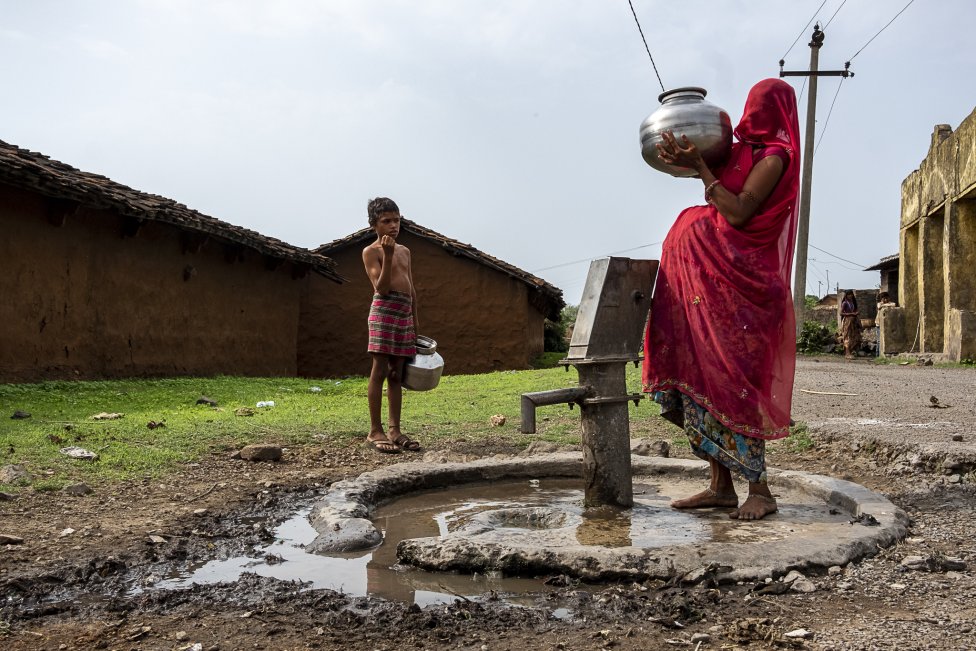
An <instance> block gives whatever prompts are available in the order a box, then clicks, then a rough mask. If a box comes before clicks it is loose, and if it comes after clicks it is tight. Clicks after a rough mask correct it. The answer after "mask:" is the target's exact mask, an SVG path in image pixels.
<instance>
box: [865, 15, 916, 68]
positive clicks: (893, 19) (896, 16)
mask: <svg viewBox="0 0 976 651" xmlns="http://www.w3.org/2000/svg"><path fill="white" fill-rule="evenodd" d="M913 2H915V0H908V4H907V5H905V6H904V7H902V9H901V11H899V12H898V13H897V14H895V18H898V16H901V15H902V13H904V11H905V10H906V9H908V8H909V7H910V6H911V5H912V3H913ZM895 18H892V19H891V20H889V21H888V24H887V25H885V26H884V27H882V28H881V30H880V31H878V33H877V34H875V35H874V36H872V37H871V40H870V41H868V42H867V43H865V44H864V45H862V46H861V49H860V50H858V51H857V52H855V53H854V57H856V56H857V55H858V54H860V53H861V52H862V51H863V50H864V48H866V47H867V46H869V45H871V41H873V40H874V39H876V38H878V36H880V35H881V32H883V31H885V30H886V29H888V25H890V24H891V23H893V22H895ZM854 57H851V58H850V59H849V61H853V60H854Z"/></svg>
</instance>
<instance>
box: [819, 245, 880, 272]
mask: <svg viewBox="0 0 976 651" xmlns="http://www.w3.org/2000/svg"><path fill="white" fill-rule="evenodd" d="M807 246H809V247H810V248H811V249H817V250H818V251H820V252H821V253H826V254H827V255H829V256H830V257H832V258H837V259H838V260H843V261H844V262H850V263H851V264H853V265H857V266H858V267H860V271H864V267H866V266H867V265H866V264H861V263H860V262H854V261H853V260H848V259H847V258H842V257H840V256H839V255H835V254H833V253H831V252H830V251H824V250H823V249H821V248H820V247H817V246H814V245H812V244H810V243H807Z"/></svg>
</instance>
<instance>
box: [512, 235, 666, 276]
mask: <svg viewBox="0 0 976 651" xmlns="http://www.w3.org/2000/svg"><path fill="white" fill-rule="evenodd" d="M658 244H663V241H662V242H651V243H650V244H641V245H640V246H635V247H633V248H631V249H624V250H622V251H612V252H610V253H607V254H606V255H598V256H596V257H591V258H580V259H579V260H573V261H572V262H563V263H561V264H554V265H552V266H551V267H543V268H542V269H534V270H533V271H530V272H529V273H533V274H534V273H539V272H540V271H549V270H550V269H559V268H560V267H568V266H570V265H574V264H581V263H583V262H592V261H593V260H597V259H599V258H606V257H607V256H611V255H617V254H618V253H630V252H631V251H637V250H638V249H646V248H647V247H649V246H657V245H658Z"/></svg>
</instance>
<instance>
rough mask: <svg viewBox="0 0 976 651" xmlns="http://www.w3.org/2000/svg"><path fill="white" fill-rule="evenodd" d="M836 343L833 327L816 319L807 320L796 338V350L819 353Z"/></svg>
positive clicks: (808, 353)
mask: <svg viewBox="0 0 976 651" xmlns="http://www.w3.org/2000/svg"><path fill="white" fill-rule="evenodd" d="M836 343H837V342H836V340H835V338H834V331H833V330H832V329H830V328H828V327H827V326H825V325H821V324H819V323H817V322H816V321H806V322H804V323H803V329H801V330H800V335H799V336H798V337H797V338H796V351H797V352H798V353H803V354H805V355H819V354H820V353H823V352H825V351H827V350H829V348H828V347H833V346H834V345H835V344H836Z"/></svg>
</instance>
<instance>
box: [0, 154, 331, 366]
mask: <svg viewBox="0 0 976 651" xmlns="http://www.w3.org/2000/svg"><path fill="white" fill-rule="evenodd" d="M0 228H2V232H3V237H0V297H2V301H0V381H5V382H10V381H35V380H43V379H53V378H117V377H132V376H175V375H214V374H233V375H265V376H267V375H281V376H287V375H295V374H296V371H297V365H298V361H297V340H298V329H299V312H300V306H299V301H300V298H301V293H302V287H303V285H304V284H305V283H306V282H307V279H308V278H309V277H315V278H318V279H321V280H322V284H321V285H318V287H319V288H320V291H321V292H322V293H323V294H327V293H328V290H329V289H330V288H333V287H338V286H339V285H338V283H340V282H341V280H342V278H341V276H339V274H338V273H337V272H336V270H335V263H334V262H333V261H332V260H329V259H328V258H326V257H323V256H321V255H319V254H316V253H312V252H311V251H308V250H307V249H303V248H299V247H295V246H291V245H289V244H286V243H284V242H281V241H278V240H275V239H272V238H269V237H264V236H262V235H260V234H258V233H255V232H253V231H249V230H246V229H244V228H240V227H238V226H234V225H232V224H228V223H226V222H222V221H220V220H217V219H214V218H212V217H208V216H207V215H203V214H201V213H199V212H196V211H194V210H190V209H189V208H187V207H186V206H184V205H182V204H179V203H177V202H175V201H173V200H171V199H166V198H164V197H159V196H155V195H151V194H146V193H144V192H139V191H137V190H133V189H132V188H129V187H126V186H124V185H121V184H119V183H116V182H114V181H112V180H110V179H108V178H105V177H103V176H98V175H96V174H90V173H87V172H82V171H80V170H78V169H75V168H73V167H70V166H68V165H65V164H63V163H60V162H58V161H55V160H51V159H49V158H47V157H45V156H43V155H41V154H38V153H35V152H31V151H27V150H25V149H21V148H18V147H16V146H14V145H10V144H7V143H5V142H2V141H0Z"/></svg>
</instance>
